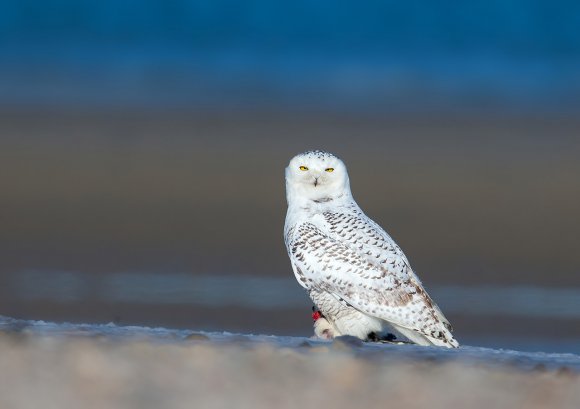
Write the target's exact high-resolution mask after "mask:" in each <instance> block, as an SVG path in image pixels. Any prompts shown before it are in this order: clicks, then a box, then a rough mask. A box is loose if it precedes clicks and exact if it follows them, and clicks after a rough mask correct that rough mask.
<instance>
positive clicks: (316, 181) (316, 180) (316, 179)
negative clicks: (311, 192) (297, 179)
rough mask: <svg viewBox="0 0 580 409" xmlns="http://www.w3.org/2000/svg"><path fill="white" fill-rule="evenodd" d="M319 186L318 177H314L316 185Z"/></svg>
mask: <svg viewBox="0 0 580 409" xmlns="http://www.w3.org/2000/svg"><path fill="white" fill-rule="evenodd" d="M316 186H318V178H314V187H316Z"/></svg>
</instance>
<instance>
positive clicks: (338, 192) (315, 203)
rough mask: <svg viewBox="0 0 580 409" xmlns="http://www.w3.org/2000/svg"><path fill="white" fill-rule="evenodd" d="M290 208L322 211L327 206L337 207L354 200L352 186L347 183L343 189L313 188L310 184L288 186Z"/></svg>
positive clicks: (287, 194)
mask: <svg viewBox="0 0 580 409" xmlns="http://www.w3.org/2000/svg"><path fill="white" fill-rule="evenodd" d="M286 197H287V199H288V209H289V210H290V209H292V210H293V211H300V210H307V211H314V212H320V211H324V210H326V209H327V208H336V207H337V206H343V205H345V204H349V203H352V202H353V198H352V194H351V192H350V188H349V187H348V185H346V186H345V187H344V188H342V189H336V188H334V189H328V188H324V187H322V188H313V187H311V186H308V185H303V184H297V185H290V184H288V186H286Z"/></svg>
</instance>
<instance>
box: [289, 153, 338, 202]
mask: <svg viewBox="0 0 580 409" xmlns="http://www.w3.org/2000/svg"><path fill="white" fill-rule="evenodd" d="M286 188H287V190H288V194H290V193H293V194H296V195H298V196H300V197H303V198H306V199H310V200H315V201H316V200H321V199H334V198H336V197H337V196H339V195H341V194H343V193H345V191H349V188H348V174H347V171H346V166H345V165H344V163H343V162H342V161H341V160H340V159H339V158H337V157H336V156H334V155H333V154H331V153H328V152H323V151H309V152H305V153H301V154H299V155H296V156H295V157H294V158H292V160H290V164H289V165H288V167H287V168H286Z"/></svg>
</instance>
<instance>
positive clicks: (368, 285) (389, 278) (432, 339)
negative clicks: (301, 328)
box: [284, 151, 459, 348]
mask: <svg viewBox="0 0 580 409" xmlns="http://www.w3.org/2000/svg"><path fill="white" fill-rule="evenodd" d="M286 197H287V200H288V212H287V214H286V223H285V226H284V241H285V243H286V248H287V250H288V255H289V256H290V261H291V263H292V269H293V270H294V275H295V276H296V279H297V280H298V282H299V283H300V285H301V286H302V287H304V288H305V289H306V290H307V291H308V294H309V295H310V298H312V301H313V302H314V304H316V306H317V307H318V309H319V310H320V312H321V313H322V316H323V317H324V318H320V319H317V320H316V321H315V333H316V334H317V335H318V336H320V337H324V338H333V337H335V336H340V335H352V336H355V337H358V338H360V339H363V340H366V339H369V337H371V334H372V336H374V334H383V333H385V332H386V331H388V330H389V329H390V328H392V329H394V330H395V331H396V332H398V333H400V334H402V335H403V336H405V337H406V338H408V339H409V340H410V341H412V342H415V343H417V344H419V345H437V346H443V347H448V348H455V347H457V346H458V345H459V344H458V342H457V341H456V340H455V339H454V338H453V336H452V335H451V331H452V328H451V325H450V324H449V321H447V319H446V318H445V316H444V315H443V313H442V312H441V310H440V309H439V307H437V305H436V304H435V302H433V300H432V299H431V297H429V295H428V294H427V292H426V291H425V289H424V288H423V286H422V285H421V282H420V281H419V279H418V278H417V276H416V275H415V273H414V272H413V270H412V269H411V266H410V264H409V261H408V260H407V258H406V257H405V255H404V254H403V252H402V251H401V249H400V248H399V246H397V244H396V243H395V242H394V240H393V239H392V238H391V237H390V236H389V235H388V234H387V233H386V232H385V231H384V230H383V229H382V228H381V227H380V226H379V225H378V224H377V223H375V222H374V221H372V220H371V219H370V218H369V217H367V216H366V215H365V214H364V213H363V211H362V210H361V208H360V207H359V206H358V205H357V203H356V202H355V201H354V199H353V197H352V194H351V192H350V184H349V178H348V173H347V171H346V166H345V165H344V163H343V162H342V161H341V160H340V159H339V158H338V157H336V156H335V155H333V154H331V153H328V152H323V151H309V152H305V153H302V154H300V155H297V156H295V157H294V158H292V160H291V161H290V164H289V165H288V167H287V168H286Z"/></svg>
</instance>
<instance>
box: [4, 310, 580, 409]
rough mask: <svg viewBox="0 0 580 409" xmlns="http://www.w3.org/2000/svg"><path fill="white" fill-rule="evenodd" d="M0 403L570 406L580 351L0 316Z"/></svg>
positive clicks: (578, 388)
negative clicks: (371, 341) (532, 351)
mask: <svg viewBox="0 0 580 409" xmlns="http://www.w3.org/2000/svg"><path fill="white" fill-rule="evenodd" d="M2 322H3V323H4V325H2V326H0V329H1V331H2V332H1V333H0V351H2V353H1V354H0V368H1V371H0V407H2V408H7V409H10V408H38V407H43V408H46V409H52V408H55V409H56V408H58V409H67V408H79V407H83V408H88V409H91V408H192V407H194V408H233V407H235V408H252V409H260V408H272V407H276V408H295V407H336V408H350V407H376V406H379V407H383V406H384V407H404V408H426V407H429V408H449V407H469V408H475V409H478V408H496V407H497V408H500V407H509V408H528V409H532V408H545V407H550V408H571V409H572V408H577V407H578V406H579V405H580V376H579V371H580V357H579V356H577V355H573V354H541V353H540V354H524V353H518V352H516V351H502V350H489V349H482V348H476V347H462V348H460V349H459V350H453V351H451V350H446V349H439V348H435V347H417V346H410V345H378V344H372V345H371V344H363V343H360V342H353V341H352V340H351V339H344V340H343V339H338V340H335V341H334V342H322V341H315V340H311V339H308V338H300V337H274V336H252V335H241V334H228V333H219V334H211V333H201V332H193V331H175V330H166V329H162V328H157V329H148V328H138V327H117V326H114V325H108V326H93V325H88V324H87V325H83V326H72V325H62V324H51V323H42V322H41V323H38V322H36V323H35V322H23V321H15V320H10V319H6V318H5V319H3V320H2Z"/></svg>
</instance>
